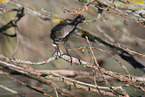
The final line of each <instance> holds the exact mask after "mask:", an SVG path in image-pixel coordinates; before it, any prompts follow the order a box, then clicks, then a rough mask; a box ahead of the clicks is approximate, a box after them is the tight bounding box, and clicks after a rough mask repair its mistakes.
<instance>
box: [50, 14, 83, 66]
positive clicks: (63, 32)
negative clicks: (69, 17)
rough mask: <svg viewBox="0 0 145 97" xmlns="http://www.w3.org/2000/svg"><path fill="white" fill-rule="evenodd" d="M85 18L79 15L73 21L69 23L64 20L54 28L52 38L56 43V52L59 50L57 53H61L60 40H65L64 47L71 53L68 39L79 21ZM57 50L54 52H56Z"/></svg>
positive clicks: (81, 21)
mask: <svg viewBox="0 0 145 97" xmlns="http://www.w3.org/2000/svg"><path fill="white" fill-rule="evenodd" d="M84 20H85V17H84V16H82V15H78V16H77V17H76V18H75V19H74V20H73V21H72V22H70V23H68V22H66V21H63V22H61V23H59V24H58V25H56V26H55V27H53V28H52V30H51V35H50V38H51V39H52V40H53V44H55V52H56V51H57V55H58V52H59V53H60V55H61V52H60V50H59V45H58V42H62V41H64V47H65V49H66V52H67V54H68V55H69V53H68V50H67V48H66V45H65V44H66V41H67V40H68V39H69V36H70V35H71V34H72V33H73V32H74V30H75V29H76V27H77V25H78V24H79V23H83V22H85V21H84ZM55 52H54V53H53V54H55ZM56 58H57V56H56ZM70 58H71V56H70ZM71 64H72V58H71Z"/></svg>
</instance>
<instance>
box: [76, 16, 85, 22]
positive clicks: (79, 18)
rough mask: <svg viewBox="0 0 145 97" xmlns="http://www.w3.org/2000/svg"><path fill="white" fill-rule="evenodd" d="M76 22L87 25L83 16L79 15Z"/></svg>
mask: <svg viewBox="0 0 145 97" xmlns="http://www.w3.org/2000/svg"><path fill="white" fill-rule="evenodd" d="M74 22H76V23H77V24H78V23H85V17H84V16H82V15H78V16H77V17H76V18H75V19H74Z"/></svg>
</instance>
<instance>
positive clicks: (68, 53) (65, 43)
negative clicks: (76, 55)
mask: <svg viewBox="0 0 145 97" xmlns="http://www.w3.org/2000/svg"><path fill="white" fill-rule="evenodd" d="M64 48H65V50H66V53H67V55H68V56H69V57H70V63H71V65H72V57H71V55H70V54H69V52H68V50H67V46H66V42H64Z"/></svg>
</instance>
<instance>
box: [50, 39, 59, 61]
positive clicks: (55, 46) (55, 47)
mask: <svg viewBox="0 0 145 97" xmlns="http://www.w3.org/2000/svg"><path fill="white" fill-rule="evenodd" d="M53 46H54V49H55V51H54V53H53V54H52V55H53V56H54V55H55V53H56V55H55V56H56V59H57V57H58V56H61V51H60V50H59V44H57V43H55V42H54V43H53Z"/></svg>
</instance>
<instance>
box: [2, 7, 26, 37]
mask: <svg viewBox="0 0 145 97" xmlns="http://www.w3.org/2000/svg"><path fill="white" fill-rule="evenodd" d="M12 11H17V15H16V16H15V18H14V19H12V20H11V21H10V22H9V23H7V24H6V25H4V26H3V27H1V28H0V33H1V34H3V35H6V36H9V37H16V35H17V33H15V34H13V35H10V34H7V33H5V32H4V31H6V30H8V29H9V28H11V27H17V22H18V21H20V19H21V18H22V17H23V16H24V7H22V8H18V9H12Z"/></svg>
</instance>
